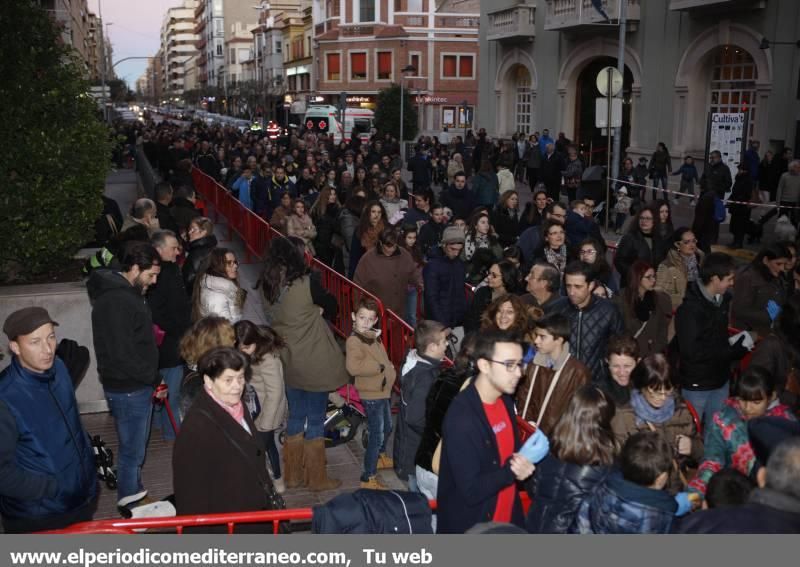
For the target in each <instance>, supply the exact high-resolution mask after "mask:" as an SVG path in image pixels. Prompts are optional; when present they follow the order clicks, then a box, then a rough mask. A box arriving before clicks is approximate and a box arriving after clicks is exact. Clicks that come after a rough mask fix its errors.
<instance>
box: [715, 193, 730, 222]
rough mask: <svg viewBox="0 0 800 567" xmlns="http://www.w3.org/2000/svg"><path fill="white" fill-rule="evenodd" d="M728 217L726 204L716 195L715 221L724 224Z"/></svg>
mask: <svg viewBox="0 0 800 567" xmlns="http://www.w3.org/2000/svg"><path fill="white" fill-rule="evenodd" d="M727 216H728V212H727V211H726V210H725V203H723V202H722V199H720V198H719V197H717V196H716V195H714V221H715V222H722V221H724V220H725V218H726V217H727Z"/></svg>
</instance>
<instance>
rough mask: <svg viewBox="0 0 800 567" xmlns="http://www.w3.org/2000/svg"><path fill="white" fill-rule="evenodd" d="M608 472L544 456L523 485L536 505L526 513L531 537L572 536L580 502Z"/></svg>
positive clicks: (603, 469)
mask: <svg viewBox="0 0 800 567" xmlns="http://www.w3.org/2000/svg"><path fill="white" fill-rule="evenodd" d="M609 472H610V468H609V467H602V466H596V467H592V466H580V465H576V464H572V463H565V462H564V461H559V460H558V459H557V458H555V457H554V456H553V455H552V454H550V455H548V456H547V458H545V459H544V460H543V461H542V462H540V463H539V464H538V465H536V472H535V473H534V474H533V476H532V477H531V481H530V482H529V483H528V486H527V489H528V493H529V494H530V496H531V500H532V501H533V502H535V503H536V504H535V505H534V506H531V508H530V510H528V517H527V518H526V520H525V527H526V529H527V530H528V531H529V532H530V533H532V534H567V533H575V531H576V528H577V526H576V525H575V523H576V519H577V516H578V509H579V508H580V505H581V502H583V500H584V499H585V498H587V497H588V496H589V495H590V494H591V493H592V490H594V487H595V486H596V485H597V483H598V482H600V481H601V480H603V479H604V478H605V477H606V476H607V475H608V473H609Z"/></svg>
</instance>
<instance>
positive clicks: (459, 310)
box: [422, 250, 467, 328]
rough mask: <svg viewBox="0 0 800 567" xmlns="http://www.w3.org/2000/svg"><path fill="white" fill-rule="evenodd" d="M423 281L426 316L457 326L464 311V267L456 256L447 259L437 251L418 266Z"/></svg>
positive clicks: (464, 313) (465, 309)
mask: <svg viewBox="0 0 800 567" xmlns="http://www.w3.org/2000/svg"><path fill="white" fill-rule="evenodd" d="M422 275H423V277H424V280H425V290H424V294H425V311H426V316H427V318H428V319H431V320H433V321H439V322H440V323H442V324H443V325H445V326H447V327H450V328H453V327H458V326H460V325H461V324H462V322H463V320H464V315H466V313H467V297H466V295H465V292H464V280H465V279H466V266H464V262H462V261H461V259H460V258H455V259H453V260H451V259H450V258H448V257H447V256H445V255H444V253H443V252H442V251H441V250H437V251H436V253H435V254H434V255H432V257H431V258H430V261H429V262H428V263H427V264H425V267H424V268H423V269H422Z"/></svg>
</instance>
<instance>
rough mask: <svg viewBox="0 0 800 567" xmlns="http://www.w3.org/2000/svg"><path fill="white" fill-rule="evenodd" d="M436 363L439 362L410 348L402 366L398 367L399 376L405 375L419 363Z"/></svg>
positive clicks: (433, 364)
mask: <svg viewBox="0 0 800 567" xmlns="http://www.w3.org/2000/svg"><path fill="white" fill-rule="evenodd" d="M438 364H439V363H438V362H435V361H434V360H433V359H432V358H430V357H427V356H425V355H424V354H420V353H418V352H417V349H415V348H412V349H411V350H410V351H408V354H407V355H406V359H405V360H404V361H403V367H402V368H401V369H400V376H405V375H406V374H408V373H409V372H411V371H412V370H414V368H416V367H417V366H419V365H428V366H435V365H438Z"/></svg>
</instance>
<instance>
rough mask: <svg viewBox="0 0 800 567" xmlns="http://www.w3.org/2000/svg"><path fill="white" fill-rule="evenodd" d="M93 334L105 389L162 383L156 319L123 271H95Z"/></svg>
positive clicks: (121, 389)
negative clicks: (155, 325) (156, 337)
mask: <svg viewBox="0 0 800 567" xmlns="http://www.w3.org/2000/svg"><path fill="white" fill-rule="evenodd" d="M86 287H87V289H88V290H89V298H90V299H91V301H92V334H93V335H94V352H95V356H96V357H97V373H98V374H99V375H100V381H101V382H102V383H103V388H104V389H105V390H108V391H111V392H133V391H136V390H140V389H142V388H151V387H153V386H154V385H155V384H156V383H158V382H159V381H160V380H161V377H160V376H159V374H158V347H157V346H156V339H155V335H154V334H153V319H152V317H151V315H150V309H149V308H148V307H147V302H146V301H145V299H144V297H142V295H141V293H140V292H139V290H138V289H137V288H135V287H133V286H132V285H131V284H130V283H128V280H126V279H125V278H124V277H123V276H122V274H120V273H119V272H113V271H111V270H95V271H94V272H92V275H91V276H90V277H89V281H88V282H87V284H86Z"/></svg>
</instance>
